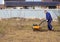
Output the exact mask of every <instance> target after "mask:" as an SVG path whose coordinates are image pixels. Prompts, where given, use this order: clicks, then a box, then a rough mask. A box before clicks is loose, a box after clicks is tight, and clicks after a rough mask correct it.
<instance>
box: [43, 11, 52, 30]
mask: <svg viewBox="0 0 60 42" xmlns="http://www.w3.org/2000/svg"><path fill="white" fill-rule="evenodd" d="M44 12H45V14H46V21H47V23H48V30H52V25H51V22H52V17H51V14H50V13H49V12H47V10H44Z"/></svg>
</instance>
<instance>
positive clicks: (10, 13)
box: [0, 9, 60, 19]
mask: <svg viewBox="0 0 60 42" xmlns="http://www.w3.org/2000/svg"><path fill="white" fill-rule="evenodd" d="M47 11H49V12H50V13H51V15H52V17H53V19H56V18H57V16H59V15H60V10H58V9H48V10H47ZM11 17H23V18H45V13H44V10H43V9H2V10H0V18H11Z"/></svg>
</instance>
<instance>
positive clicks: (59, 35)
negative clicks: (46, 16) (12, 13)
mask: <svg viewBox="0 0 60 42" xmlns="http://www.w3.org/2000/svg"><path fill="white" fill-rule="evenodd" d="M40 22H41V20H39V19H24V18H18V19H16V18H10V19H2V20H1V21H0V42H60V26H59V25H58V23H57V22H53V23H52V25H53V26H54V31H48V30H47V26H46V25H47V24H46V22H45V23H43V24H42V25H41V26H42V29H41V31H33V30H32V25H33V24H34V23H37V24H39V23H40Z"/></svg>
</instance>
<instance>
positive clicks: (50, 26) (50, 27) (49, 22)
mask: <svg viewBox="0 0 60 42" xmlns="http://www.w3.org/2000/svg"><path fill="white" fill-rule="evenodd" d="M51 21H52V20H49V21H48V29H49V30H52V25H51Z"/></svg>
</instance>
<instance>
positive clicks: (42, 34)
mask: <svg viewBox="0 0 60 42" xmlns="http://www.w3.org/2000/svg"><path fill="white" fill-rule="evenodd" d="M0 42H60V32H59V31H32V30H10V31H9V30H8V31H7V32H6V35H5V36H3V37H2V38H0Z"/></svg>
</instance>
